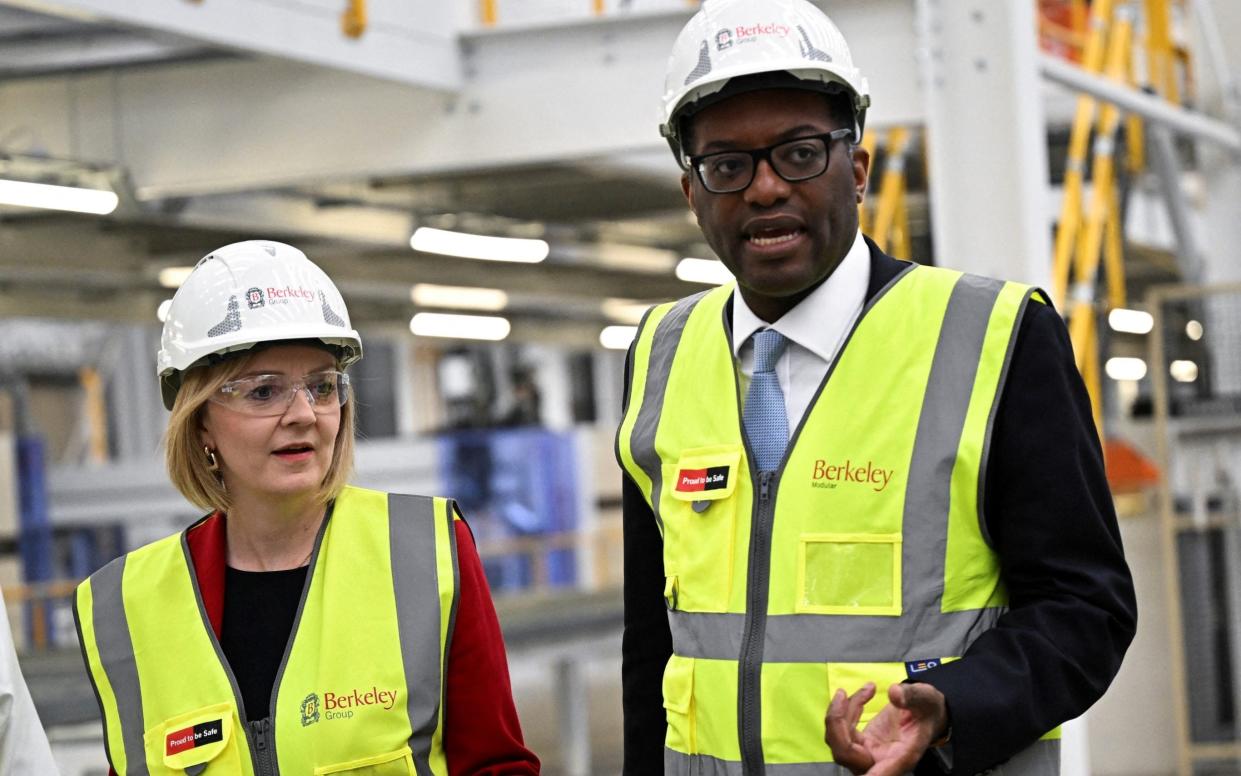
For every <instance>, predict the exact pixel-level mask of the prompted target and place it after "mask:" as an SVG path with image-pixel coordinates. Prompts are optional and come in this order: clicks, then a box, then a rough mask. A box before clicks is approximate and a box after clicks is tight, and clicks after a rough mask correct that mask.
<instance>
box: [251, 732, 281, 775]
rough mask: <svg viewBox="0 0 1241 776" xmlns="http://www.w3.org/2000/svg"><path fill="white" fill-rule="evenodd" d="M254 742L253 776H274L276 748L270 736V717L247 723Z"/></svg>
mask: <svg viewBox="0 0 1241 776" xmlns="http://www.w3.org/2000/svg"><path fill="white" fill-rule="evenodd" d="M249 728H250V738H251V740H253V741H254V755H255V757H254V764H255V776H276V747H275V743H276V742H275V741H273V740H272V734H271V717H264V718H263V719H258V720H255V721H254V722H251V723H249Z"/></svg>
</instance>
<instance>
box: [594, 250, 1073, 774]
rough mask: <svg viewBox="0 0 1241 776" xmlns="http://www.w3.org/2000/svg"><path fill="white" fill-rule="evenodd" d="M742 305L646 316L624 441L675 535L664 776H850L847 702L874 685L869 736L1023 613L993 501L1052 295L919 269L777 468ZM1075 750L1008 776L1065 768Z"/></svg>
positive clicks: (876, 309)
mask: <svg viewBox="0 0 1241 776" xmlns="http://www.w3.org/2000/svg"><path fill="white" fill-rule="evenodd" d="M732 293H733V287H732V286H731V285H730V286H725V287H722V288H718V289H715V290H713V291H709V292H706V293H703V294H700V295H697V296H693V297H689V298H687V299H683V300H681V301H679V302H674V303H670V304H666V305H660V306H658V307H656V308H654V309H653V310H652V311H651V312H650V313H648V315H647V317H646V319H645V320H644V321H643V323H642V326H641V328H640V330H639V333H638V336H637V340H636V343H635V345H634V348H633V355H632V368H631V373H630V381H629V385H628V394H627V395H628V401H627V404H626V408H625V415H624V419H623V421H622V423H621V427H620V432H619V434H618V439H617V455H618V458H619V460H620V462H621V465H622V466H623V467H624V468H625V470H626V472H628V474H629V476H630V477H631V478H633V481H634V482H635V483H636V484H637V485H638V486H639V488H641V489H642V491H643V492H644V494H645V495H646V499H647V502H648V503H649V504H650V506H651V508H652V510H653V511H654V513H655V517H656V519H657V520H658V522H659V527H660V530H661V532H662V534H663V539H664V542H663V546H664V573H665V575H666V580H665V591H664V592H665V598H666V602H667V606H668V619H669V624H670V626H671V630H672V642H673V655H672V658H671V660H669V662H668V665H667V667H666V668H665V670H664V682H663V694H664V707H665V709H666V711H667V718H668V733H667V738H666V740H665V763H666V773H667V774H669V776H680V775H682V774H685V775H688V774H694V775H695V776H698V775H699V774H710V775H718V776H725V775H727V776H740V775H741V774H744V776H759V775H760V774H773V775H779V776H803V774H811V773H816V774H817V773H824V772H832V771H834V769H836V766H831V767H830V768H827V769H826V770H825V766H824V764H825V763H829V762H831V753H830V750H829V749H828V747H827V744H826V743H825V742H824V740H823V735H824V721H823V720H824V716H825V714H826V712H827V707H828V704H829V702H830V700H831V698H832V695H833V693H835V692H836V690H838V689H843V690H845V691H846V692H849V693H853V692H855V691H857V690H858V689H859V688H861V687H862V685H863V684H865V683H866V682H868V681H872V682H875V684H876V685H877V687H878V688H879V692H878V693H876V696H875V698H874V700H872V701H871V702H870V703H869V704H867V707H866V709H865V711H864V713H863V715H862V719H861V723H862V724H863V725H865V724H866V723H867V722H869V721H870V719H871V718H873V717H874V715H875V714H876V713H878V711H879V709H880V708H882V707H883V705H885V704H886V703H887V693H886V692H885V690H886V688H887V686H888V685H889V684H890V683H893V682H900V681H902V680H905V679H906V678H909V677H914V676H916V675H917V673H918V672H920V671H924V670H927V669H928V668H929V667H934V666H936V665H938V664H939V663H940V662H942V661H947V660H951V659H953V658H954V657H958V656H960V655H962V654H964V653H965V650H966V648H967V647H969V645H970V644H971V643H972V642H973V641H974V640H975V639H976V638H977V637H978V636H979V634H981V633H982V632H983V631H986V630H987V629H988V628H991V627H992V626H994V625H995V623H996V620H997V619H998V618H999V617H1000V615H1001V614H1002V613H1003V612H1004V611H1005V607H1006V603H1007V597H1006V593H1005V590H1004V587H1003V584H1002V583H1001V579H1000V569H999V563H998V560H997V557H996V554H995V552H994V551H993V550H992V549H991V547H990V545H989V540H988V537H987V536H986V533H985V531H986V523H985V521H984V519H983V515H982V505H983V492H982V488H983V485H984V483H985V480H986V477H985V467H986V461H987V448H988V443H989V441H990V436H991V427H992V424H993V421H994V418H995V410H996V405H997V404H998V397H999V395H1000V391H1001V388H1002V387H1003V384H1004V378H1005V374H1006V372H1007V368H1008V362H1009V357H1010V354H1011V350H1012V345H1013V342H1014V339H1015V337H1016V330H1017V324H1018V322H1019V321H1020V320H1021V315H1022V312H1023V310H1024V308H1025V305H1026V304H1027V303H1028V301H1029V300H1030V298H1031V297H1032V296H1035V295H1036V294H1037V292H1036V291H1035V290H1034V289H1032V288H1030V287H1028V286H1022V285H1018V284H1015V283H1002V282H999V281H992V280H988V279H985V278H980V277H977V276H973V275H963V274H961V273H959V272H953V271H949V270H944V269H935V268H930V267H918V266H916V265H911V266H910V267H909V268H907V269H906V270H904V271H903V272H902V273H901V274H900V275H899V276H898V277H897V278H895V279H894V280H893V281H892V282H891V283H890V284H888V286H886V287H885V288H884V289H883V290H882V291H881V292H880V293H879V294H878V295H877V296H876V297H875V299H873V300H872V301H871V302H870V303H869V305H868V306H867V308H866V309H865V310H864V311H863V313H862V316H861V318H860V319H859V320H858V323H857V325H856V327H855V329H854V330H853V332H852V333H851V335H850V337H849V339H848V341H847V343H846V345H845V346H844V348H843V349H842V350H841V352H840V354H839V355H838V357H837V359H836V361H835V363H834V364H833V366H832V368H831V369H830V370H829V372H828V374H827V376H826V378H825V380H824V383H823V385H822V386H821V387H820V389H819V392H818V394H817V395H816V397H815V399H814V400H813V401H812V402H811V405H810V407H809V408H808V409H807V411H806V415H805V417H804V418H803V419H802V422H801V425H800V426H799V427H798V429H797V430H796V431H795V432H794V433H793V434H792V436H791V439H790V442H789V447H788V449H787V451H786V453H785V458H784V462H783V464H782V465H781V466H780V468H779V469H778V470H777V471H774V472H758V471H756V470H755V468H754V463H753V458H752V456H751V455H750V452H749V450H748V448H747V445H746V441H745V438H744V431H743V429H742V422H741V411H740V405H741V402H740V399H739V394H740V391H739V390H738V371H737V367H736V364H735V362H734V359H733V352H732V347H731V342H730V336H729V333H728V327H727V322H726V320H727V316H726V311H727V304H728V300H729V298H730V297H731V295H732ZM1035 298H1037V297H1035ZM1058 737H1059V733H1058V731H1053V732H1052V733H1049V734H1048V735H1047V736H1045V737H1044V739H1045V740H1042V741H1039V742H1037V743H1036V744H1035V745H1033V746H1032V747H1031V748H1030V749H1027V750H1026V751H1024V752H1022V753H1021V754H1019V755H1018V756H1017V757H1015V758H1014V759H1013V760H1011V761H1010V762H1009V763H1007V764H1006V765H1005V766H1003V772H1004V773H1006V774H1012V773H1021V774H1055V773H1058V772H1059V742H1058V741H1057V740H1055V739H1057V738H1058Z"/></svg>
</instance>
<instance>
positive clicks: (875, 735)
mask: <svg viewBox="0 0 1241 776" xmlns="http://www.w3.org/2000/svg"><path fill="white" fill-rule="evenodd" d="M874 696H875V685H874V684H873V683H871V682H867V683H866V685H864V686H863V687H862V689H860V690H858V691H857V692H856V693H854V694H853V695H851V696H846V695H845V691H844V690H837V691H836V695H835V696H834V697H833V698H832V702H831V705H829V706H828V707H827V720H826V724H827V733H826V734H825V736H824V738H825V740H826V741H827V745H828V746H829V747H831V750H832V759H834V760H835V761H836V763H837V764H838V765H843V766H844V767H846V768H848V769H849V770H850V771H852V772H853V773H856V774H867V776H900V775H901V774H904V773H908V772H910V771H912V770H913V768H914V765H915V764H917V762H918V760H919V759H921V757H922V754H923V752H925V751H926V748H927V746H929V745H930V743H931V741H933V740H935V739H936V738H937V737H939V736H941V735H943V733H944V731H946V730H947V728H948V705H947V703H946V702H945V700H944V694H943V693H941V692H940V691H939V690H937V689H935V688H934V687H932V686H931V685H929V684H894V685H892V686H890V687H888V700H889V701H890V704H889V705H888V706H884V707H883V709H882V710H881V711H880V712H879V713H878V714H877V715H876V716H875V718H874V719H872V720H871V721H870V722H869V723H867V725H866V727H865V728H864V729H863V730H858V728H857V724H858V720H860V719H861V717H862V707H863V706H865V705H866V702H867V701H869V700H870V699H871V698H873V697H874Z"/></svg>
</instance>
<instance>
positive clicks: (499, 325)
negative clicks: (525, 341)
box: [409, 313, 511, 341]
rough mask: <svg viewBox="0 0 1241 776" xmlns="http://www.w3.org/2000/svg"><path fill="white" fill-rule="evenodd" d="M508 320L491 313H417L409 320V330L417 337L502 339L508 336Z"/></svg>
mask: <svg viewBox="0 0 1241 776" xmlns="http://www.w3.org/2000/svg"><path fill="white" fill-rule="evenodd" d="M510 328H511V327H510V326H509V323H508V320H507V319H505V318H498V317H495V316H491V315H453V314H450V313H418V314H416V315H415V316H414V317H413V318H411V319H410V321H409V330H410V331H412V332H413V333H414V334H416V335H417V336H419V337H451V338H454V339H477V340H492V341H496V340H502V339H504V338H505V337H507V336H508V333H509V329H510Z"/></svg>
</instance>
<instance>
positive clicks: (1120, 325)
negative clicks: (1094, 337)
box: [1107, 307, 1155, 334]
mask: <svg viewBox="0 0 1241 776" xmlns="http://www.w3.org/2000/svg"><path fill="white" fill-rule="evenodd" d="M1107 325H1108V326H1111V327H1112V331H1118V332H1122V333H1124V334H1150V331H1151V329H1153V328H1155V317H1154V316H1153V315H1151V314H1150V313H1147V312H1143V311H1141V310H1127V309H1125V308H1123V307H1117V308H1116V309H1115V310H1112V311H1111V312H1110V313H1108V314H1107Z"/></svg>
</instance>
